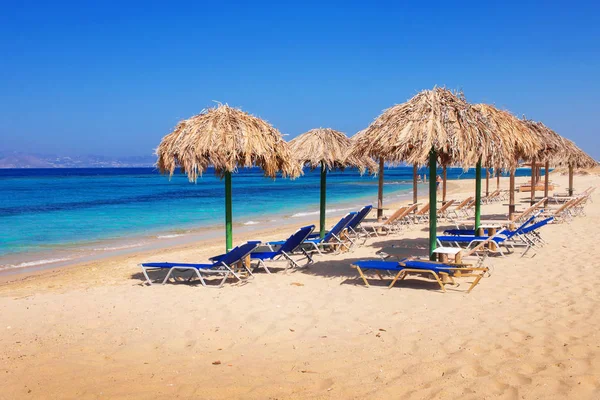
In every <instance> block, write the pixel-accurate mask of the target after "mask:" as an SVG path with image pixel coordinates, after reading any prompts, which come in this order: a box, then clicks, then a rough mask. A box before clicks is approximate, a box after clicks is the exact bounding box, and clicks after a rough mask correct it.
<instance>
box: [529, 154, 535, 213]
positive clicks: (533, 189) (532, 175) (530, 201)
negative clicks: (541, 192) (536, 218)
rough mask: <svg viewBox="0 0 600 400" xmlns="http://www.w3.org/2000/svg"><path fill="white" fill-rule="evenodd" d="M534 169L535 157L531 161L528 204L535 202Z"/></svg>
mask: <svg viewBox="0 0 600 400" xmlns="http://www.w3.org/2000/svg"><path fill="white" fill-rule="evenodd" d="M536 171H537V166H536V165H535V158H534V159H533V161H532V162H531V197H530V198H529V203H530V205H531V206H532V205H534V204H535V185H536V177H535V175H536Z"/></svg>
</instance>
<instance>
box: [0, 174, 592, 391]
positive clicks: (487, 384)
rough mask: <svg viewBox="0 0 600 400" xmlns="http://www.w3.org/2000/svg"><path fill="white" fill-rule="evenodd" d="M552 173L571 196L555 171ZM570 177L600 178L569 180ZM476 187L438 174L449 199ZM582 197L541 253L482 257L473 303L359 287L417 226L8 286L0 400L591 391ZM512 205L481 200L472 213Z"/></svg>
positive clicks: (425, 289) (420, 249)
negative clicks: (293, 252)
mask: <svg viewBox="0 0 600 400" xmlns="http://www.w3.org/2000/svg"><path fill="white" fill-rule="evenodd" d="M524 180H526V178H518V179H517V183H519V182H523V181H524ZM552 180H553V181H554V182H555V183H557V184H558V185H559V186H558V187H557V189H556V191H557V192H564V191H565V189H566V186H567V177H566V176H563V175H558V174H553V175H552ZM575 185H576V189H579V190H583V189H585V188H587V187H589V186H599V185H600V177H599V176H597V175H577V176H576V177H575ZM484 187H485V185H484ZM490 187H491V189H492V190H491V191H493V189H495V187H496V182H495V180H491V181H490ZM507 187H508V178H502V179H501V188H507ZM473 189H474V182H473V181H472V180H459V181H450V182H449V193H448V198H449V199H453V198H457V199H459V198H465V197H468V196H470V195H472V193H473ZM423 195H426V193H423ZM525 197H528V194H517V195H516V198H517V199H521V198H525ZM593 200H594V203H589V204H588V205H587V207H586V216H585V217H578V218H575V219H574V220H573V221H572V222H571V223H568V224H567V223H564V224H553V225H550V226H547V227H545V228H543V237H544V239H545V240H546V241H547V242H548V245H547V246H545V247H544V248H542V249H540V250H539V251H538V252H537V254H536V255H535V257H531V255H527V256H525V257H523V258H521V257H520V256H519V251H517V254H512V255H509V256H507V257H505V258H499V257H494V258H490V259H488V260H486V265H487V266H489V267H490V268H491V276H489V277H486V278H484V279H483V280H482V281H481V282H480V284H479V285H478V286H476V287H475V289H474V290H473V291H472V292H471V293H469V294H467V293H466V290H467V288H468V287H469V282H470V280H469V279H461V280H459V285H458V286H457V287H454V286H448V287H447V293H442V292H441V291H440V290H439V287H438V286H437V284H436V283H435V282H432V281H429V280H424V279H409V280H406V281H404V282H401V283H399V284H397V285H396V286H395V287H394V288H392V289H389V290H388V289H387V287H386V286H385V285H384V284H377V279H373V283H374V285H373V286H372V287H370V288H367V287H365V286H364V284H363V283H362V281H361V280H360V279H359V277H358V274H357V272H356V271H355V270H354V269H352V268H350V263H351V262H352V261H353V260H357V259H369V258H376V256H375V253H376V251H377V250H379V249H381V248H383V247H386V246H389V245H391V244H396V245H402V246H406V247H407V251H408V252H409V253H410V254H413V255H425V254H426V252H427V250H426V245H427V239H426V236H427V233H426V232H427V226H426V225H418V226H415V227H412V228H410V229H408V230H405V231H404V232H403V233H402V234H399V235H390V236H382V237H378V238H372V239H369V240H368V241H367V243H366V244H365V245H364V246H362V247H360V248H357V249H356V250H354V251H353V252H350V253H343V254H339V255H327V256H323V257H317V258H316V263H315V264H313V265H311V266H310V267H309V268H306V269H302V270H298V271H294V272H290V273H283V272H278V273H274V274H271V275H267V274H265V273H262V272H258V273H256V276H255V278H254V279H250V280H248V281H247V282H245V283H244V284H235V285H232V284H226V285H225V286H224V287H223V288H221V289H215V288H205V287H202V286H200V285H199V284H186V283H181V284H179V283H178V284H167V285H164V286H163V285H153V286H145V285H143V276H142V274H141V270H140V268H139V267H138V266H137V264H138V263H140V262H145V261H165V260H171V261H185V262H202V261H205V260H206V259H207V258H208V257H209V256H211V255H214V254H217V253H219V252H221V250H222V247H223V243H222V242H223V240H222V239H219V240H212V241H210V242H208V241H205V242H200V243H194V244H188V245H185V246H180V247H176V248H172V249H168V250H157V251H151V252H144V253H135V254H128V255H125V256H120V257H116V258H111V259H106V260H101V261H95V262H91V263H87V264H82V265H75V266H71V267H66V268H61V269H54V270H47V271H40V272H37V273H35V274H27V275H23V274H20V275H11V276H9V277H4V279H3V280H4V281H3V282H2V283H1V284H0V309H2V323H1V324H0V375H1V376H2V380H1V382H2V390H1V391H0V399H7V400H8V399H20V398H32V399H71V398H77V399H99V398H111V399H148V398H158V399H172V398H206V399H229V398H244V399H305V398H315V399H363V398H375V399H387V398H403V399H430V398H441V399H455V398H456V399H458V398H460V399H564V398H569V399H598V398H600V342H599V338H600V336H599V334H598V329H597V327H598V326H599V325H600V311H599V309H600V308H599V305H600V300H599V297H598V289H597V287H599V285H600V275H599V274H596V273H595V272H596V271H595V269H596V268H597V267H598V264H599V263H598V259H597V258H598V257H597V255H596V254H595V252H594V249H595V247H596V242H597V239H598V237H599V236H598V233H596V232H597V230H598V226H600V209H599V208H598V203H599V200H598V195H597V194H595V195H594V196H593ZM386 206H388V207H389V208H390V210H389V211H388V213H389V212H391V211H393V209H394V208H395V207H397V206H398V205H397V204H395V205H386ZM519 208H520V209H524V208H526V205H525V204H523V205H522V206H520V207H519ZM506 209H507V207H505V206H503V205H502V204H501V203H494V204H491V205H484V206H483V215H484V216H485V215H492V214H499V213H505V212H506ZM329 222H330V223H333V222H334V221H333V220H331V221H329ZM314 223H317V221H316V220H315V221H314ZM447 225H448V224H447V223H444V222H441V223H440V224H439V226H440V232H441V228H443V227H444V226H447ZM296 228H297V226H281V227H279V228H278V229H276V230H271V231H269V232H265V231H261V230H257V231H254V232H252V238H254V239H255V238H260V239H261V240H263V241H267V240H271V239H283V238H284V237H287V236H288V235H289V234H290V233H291V232H293V231H294V230H295V229H296ZM246 236H248V234H246ZM247 238H249V237H244V235H237V236H235V241H236V243H240V242H243V241H244V240H245V239H247Z"/></svg>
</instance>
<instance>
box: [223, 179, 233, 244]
mask: <svg viewBox="0 0 600 400" xmlns="http://www.w3.org/2000/svg"><path fill="white" fill-rule="evenodd" d="M232 220H233V212H232V207H231V172H229V171H225V242H226V243H225V245H226V250H227V251H229V250H231V249H232V248H233V229H232Z"/></svg>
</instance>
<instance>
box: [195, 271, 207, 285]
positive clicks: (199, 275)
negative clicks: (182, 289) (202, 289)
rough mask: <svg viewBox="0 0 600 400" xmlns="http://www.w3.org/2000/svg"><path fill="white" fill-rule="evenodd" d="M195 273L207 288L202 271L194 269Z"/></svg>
mask: <svg viewBox="0 0 600 400" xmlns="http://www.w3.org/2000/svg"><path fill="white" fill-rule="evenodd" d="M194 271H196V275H198V279H200V283H201V284H202V286H206V282H205V281H204V278H203V277H202V274H201V273H200V271H198V270H197V269H194Z"/></svg>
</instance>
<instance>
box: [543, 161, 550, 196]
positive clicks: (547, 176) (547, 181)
mask: <svg viewBox="0 0 600 400" xmlns="http://www.w3.org/2000/svg"><path fill="white" fill-rule="evenodd" d="M549 164H550V162H548V160H546V164H545V165H544V197H545V198H546V201H544V207H548V188H549V186H550V174H548V169H549V167H550V165H549Z"/></svg>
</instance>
